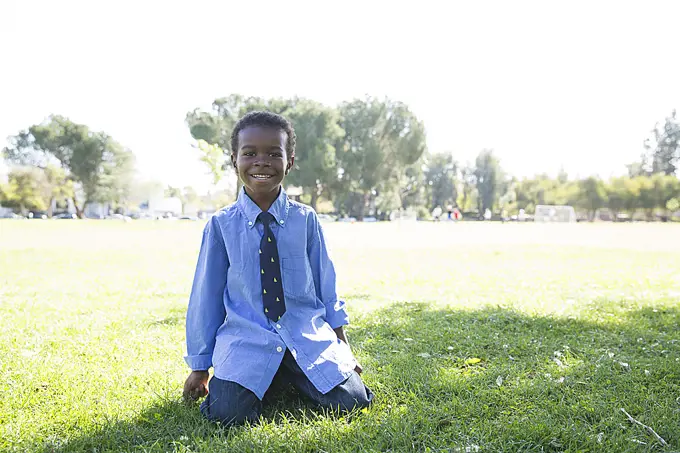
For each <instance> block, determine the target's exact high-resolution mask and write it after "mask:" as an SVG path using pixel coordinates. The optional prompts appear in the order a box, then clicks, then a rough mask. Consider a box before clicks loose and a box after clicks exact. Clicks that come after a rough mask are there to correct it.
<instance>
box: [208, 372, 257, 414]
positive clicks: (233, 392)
mask: <svg viewBox="0 0 680 453" xmlns="http://www.w3.org/2000/svg"><path fill="white" fill-rule="evenodd" d="M213 379H215V378H213ZM211 383H212V380H211ZM261 412H262V402H261V401H260V400H259V399H258V398H257V396H255V394H254V393H253V392H251V391H250V390H248V389H246V388H244V387H242V386H240V385H239V384H237V383H235V382H228V381H221V382H219V383H218V382H216V383H215V384H214V385H210V384H209V393H208V396H207V397H206V398H205V400H204V401H203V403H202V404H201V413H202V414H203V415H204V416H205V417H206V418H207V419H208V420H212V421H217V422H220V423H222V424H223V425H225V426H233V425H241V424H243V423H246V422H249V423H253V422H255V421H256V420H257V419H258V418H259V417H260V413H261Z"/></svg>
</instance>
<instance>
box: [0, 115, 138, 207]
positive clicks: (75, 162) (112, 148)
mask: <svg viewBox="0 0 680 453" xmlns="http://www.w3.org/2000/svg"><path fill="white" fill-rule="evenodd" d="M9 140H10V145H9V146H7V147H6V148H4V149H3V154H4V156H5V158H7V160H9V161H10V162H11V163H14V164H18V165H28V166H34V167H38V168H43V169H44V168H46V167H47V166H48V165H50V164H53V165H58V166H60V167H61V168H62V169H63V170H64V172H65V173H66V176H67V177H68V179H69V180H71V181H72V182H73V183H74V189H75V190H74V193H73V196H72V199H73V204H74V205H75V207H76V211H77V214H78V217H81V218H82V217H83V211H84V208H85V206H86V205H87V204H88V203H90V202H107V201H114V202H119V201H121V200H122V199H124V198H125V197H126V196H127V193H128V190H129V184H130V180H131V176H132V172H133V165H134V157H133V155H132V153H131V152H130V151H129V150H126V149H124V148H123V147H122V146H121V145H120V144H119V143H117V142H115V141H114V140H113V139H112V138H111V137H110V136H108V135H107V134H105V133H103V132H93V131H91V130H90V129H89V128H88V127H87V126H85V125H82V124H77V123H73V122H72V121H70V120H69V119H67V118H64V117H62V116H59V115H53V116H50V117H49V118H48V119H47V120H46V121H45V122H43V123H42V124H37V125H33V126H31V127H29V128H28V129H27V130H25V131H22V132H20V133H19V134H17V135H16V136H14V137H10V139H9ZM78 198H80V202H79V200H78Z"/></svg>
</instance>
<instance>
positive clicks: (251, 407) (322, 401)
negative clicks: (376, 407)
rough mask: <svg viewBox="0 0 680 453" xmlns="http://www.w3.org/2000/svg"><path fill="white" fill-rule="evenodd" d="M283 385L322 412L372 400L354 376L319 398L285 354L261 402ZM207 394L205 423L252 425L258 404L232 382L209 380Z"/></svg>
mask: <svg viewBox="0 0 680 453" xmlns="http://www.w3.org/2000/svg"><path fill="white" fill-rule="evenodd" d="M286 383H292V384H293V385H294V386H295V387H296V388H297V389H298V391H299V392H300V393H302V394H303V395H304V396H306V397H307V398H309V399H310V400H312V401H313V402H314V403H315V404H316V405H318V406H319V407H321V408H324V409H331V410H340V411H350V410H352V409H354V408H362V407H367V406H368V405H369V404H371V401H372V400H373V392H371V390H370V389H369V388H368V387H366V386H365V385H364V383H363V382H362V380H361V378H360V377H359V375H358V374H357V373H356V372H352V375H351V376H350V377H348V378H347V379H345V380H344V381H343V382H341V383H340V384H339V385H337V386H336V387H335V388H333V389H332V390H331V391H330V392H328V393H326V394H325V395H324V394H322V393H321V392H319V391H318V390H317V389H316V387H314V384H312V383H311V382H310V381H309V379H307V376H305V374H304V373H303V372H302V370H301V369H300V367H299V366H298V364H297V362H296V361H295V359H294V358H293V356H292V355H291V353H290V351H286V354H285V355H284V356H283V362H282V363H281V367H280V368H279V371H278V372H277V373H276V376H275V377H274V381H273V382H272V385H271V386H270V388H269V390H267V394H266V395H265V401H268V400H269V399H271V396H272V395H271V393H272V392H276V391H277V390H278V387H280V386H281V385H285V384H286ZM208 391H209V393H208V396H207V397H206V398H205V400H204V401H203V402H202V403H201V413H202V414H203V415H204V416H205V417H206V418H208V419H209V420H213V421H219V422H221V423H222V424H224V425H239V424H242V423H244V422H246V421H248V422H250V423H253V422H255V421H256V420H257V419H258V418H259V417H260V414H261V413H262V405H263V403H262V401H260V399H259V398H258V397H257V396H255V394H254V393H253V392H251V391H250V390H248V389H247V388H245V387H243V386H242V385H240V384H237V383H236V382H232V381H224V380H222V379H218V378H216V377H214V376H213V377H212V379H210V382H209V383H208Z"/></svg>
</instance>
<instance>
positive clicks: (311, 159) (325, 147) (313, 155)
mask: <svg viewBox="0 0 680 453" xmlns="http://www.w3.org/2000/svg"><path fill="white" fill-rule="evenodd" d="M289 104H290V109H289V110H287V111H286V116H287V118H288V119H289V120H290V121H291V123H292V124H293V127H294V128H295V135H296V136H297V145H296V150H295V168H294V169H293V171H291V172H290V173H289V174H288V177H287V178H286V181H287V182H288V183H289V184H292V185H294V186H298V187H301V188H302V189H303V192H304V193H306V194H309V195H310V200H311V201H310V205H311V206H312V208H313V209H315V210H316V208H317V202H318V200H319V197H320V196H321V195H322V194H323V193H325V192H328V190H329V188H330V186H331V184H332V183H333V182H334V180H335V179H337V166H336V161H335V154H336V153H335V146H336V145H337V143H338V142H339V141H340V140H342V138H343V137H344V135H345V131H344V130H343V129H342V128H341V127H340V125H339V124H338V122H339V120H340V118H339V115H338V112H337V111H336V110H335V109H332V108H329V107H326V106H324V105H322V104H319V103H318V102H313V101H308V100H305V99H293V100H291V101H289Z"/></svg>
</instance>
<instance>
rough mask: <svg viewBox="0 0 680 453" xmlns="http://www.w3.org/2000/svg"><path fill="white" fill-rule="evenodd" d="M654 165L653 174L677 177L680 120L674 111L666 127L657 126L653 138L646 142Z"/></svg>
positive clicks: (667, 118) (667, 120)
mask: <svg viewBox="0 0 680 453" xmlns="http://www.w3.org/2000/svg"><path fill="white" fill-rule="evenodd" d="M645 148H646V149H647V151H648V153H649V155H650V160H651V163H652V173H663V174H665V175H675V173H676V171H677V169H678V161H680V120H679V119H678V118H677V115H676V111H675V110H673V112H672V113H671V115H670V116H669V117H666V119H665V121H664V125H663V126H660V125H659V124H657V125H656V126H655V127H654V130H653V131H652V137H651V138H650V139H648V140H646V141H645Z"/></svg>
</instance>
